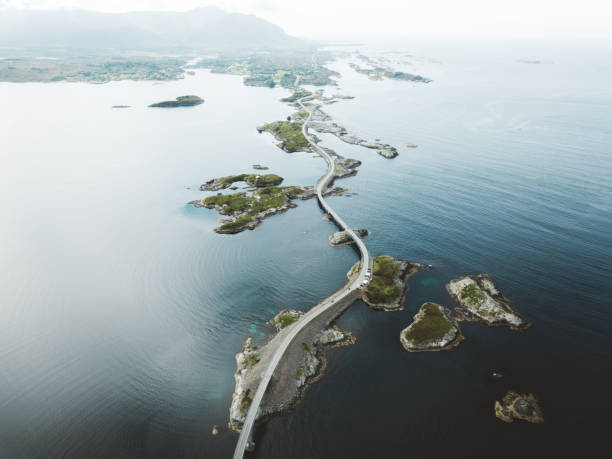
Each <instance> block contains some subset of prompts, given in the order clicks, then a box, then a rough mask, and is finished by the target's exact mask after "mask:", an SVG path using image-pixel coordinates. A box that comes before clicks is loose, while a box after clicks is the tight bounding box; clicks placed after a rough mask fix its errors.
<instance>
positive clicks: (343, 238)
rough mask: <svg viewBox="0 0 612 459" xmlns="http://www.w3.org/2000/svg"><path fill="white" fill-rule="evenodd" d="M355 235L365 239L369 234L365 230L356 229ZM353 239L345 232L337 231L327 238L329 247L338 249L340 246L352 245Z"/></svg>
mask: <svg viewBox="0 0 612 459" xmlns="http://www.w3.org/2000/svg"><path fill="white" fill-rule="evenodd" d="M353 231H355V234H357V236H359V237H366V236H367V235H368V234H369V233H368V230H367V229H356V230H353ZM354 243H355V241H353V238H351V237H350V236H349V235H348V233H347V232H346V231H338V232H337V233H334V234H332V235H331V236H330V237H329V245H331V246H332V247H340V246H341V245H346V244H354Z"/></svg>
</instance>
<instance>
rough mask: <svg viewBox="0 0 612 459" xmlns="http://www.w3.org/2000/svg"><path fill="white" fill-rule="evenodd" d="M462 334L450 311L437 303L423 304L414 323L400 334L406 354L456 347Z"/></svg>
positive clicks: (461, 338)
mask: <svg viewBox="0 0 612 459" xmlns="http://www.w3.org/2000/svg"><path fill="white" fill-rule="evenodd" d="M462 340H463V334H462V333H461V330H460V328H459V325H458V324H457V322H456V321H455V320H454V319H453V318H452V317H451V315H450V311H449V310H448V309H446V308H445V307H444V306H441V305H439V304H437V303H425V304H423V305H422V306H421V309H419V312H418V313H417V314H416V315H415V316H414V322H412V323H411V324H410V325H409V326H408V327H406V328H404V329H403V330H402V331H401V333H400V341H401V343H402V346H404V349H406V350H407V351H408V352H421V351H440V350H442V349H450V348H452V347H455V346H457V345H458V344H459V343H460V342H461V341H462Z"/></svg>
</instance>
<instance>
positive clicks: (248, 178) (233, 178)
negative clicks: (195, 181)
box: [200, 174, 283, 191]
mask: <svg viewBox="0 0 612 459" xmlns="http://www.w3.org/2000/svg"><path fill="white" fill-rule="evenodd" d="M237 182H246V183H248V184H249V185H251V186H254V187H266V186H276V185H280V184H281V183H282V182H283V178H282V177H280V176H278V175H276V174H264V175H261V174H238V175H228V176H225V177H220V178H215V179H210V180H209V181H208V182H206V183H204V184H202V185H201V186H200V190H201V191H218V190H223V189H225V188H230V187H231V186H232V185H233V184H234V183H237Z"/></svg>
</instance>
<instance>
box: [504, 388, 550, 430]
mask: <svg viewBox="0 0 612 459" xmlns="http://www.w3.org/2000/svg"><path fill="white" fill-rule="evenodd" d="M494 408H495V416H496V417H497V418H499V419H501V420H502V421H504V422H512V421H514V420H515V419H520V420H523V421H527V422H531V423H535V424H539V423H542V422H544V417H543V416H542V409H541V408H540V405H539V403H538V400H537V399H536V397H535V395H533V394H528V395H524V394H518V393H516V392H513V391H508V393H506V395H505V396H504V398H503V399H502V401H501V402H498V401H495V405H494Z"/></svg>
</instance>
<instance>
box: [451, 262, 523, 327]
mask: <svg viewBox="0 0 612 459" xmlns="http://www.w3.org/2000/svg"><path fill="white" fill-rule="evenodd" d="M446 290H447V291H448V293H449V295H450V296H452V297H453V298H454V299H455V301H457V303H459V306H458V307H457V311H458V312H460V314H461V316H460V319H461V320H477V321H481V322H484V323H486V324H488V325H503V326H507V327H510V328H512V329H515V330H518V329H525V328H527V327H529V326H530V325H531V324H530V323H529V322H528V321H527V320H525V319H524V318H523V317H521V316H520V315H519V314H518V313H517V312H516V311H514V310H513V309H512V307H511V306H510V305H509V304H508V300H507V299H506V298H504V297H503V296H502V294H501V293H500V291H499V290H498V289H497V288H496V287H495V285H494V284H493V280H492V279H491V278H490V277H489V276H487V275H486V274H479V275H478V276H463V277H460V278H459V279H455V280H452V281H450V282H449V283H448V284H446Z"/></svg>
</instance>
